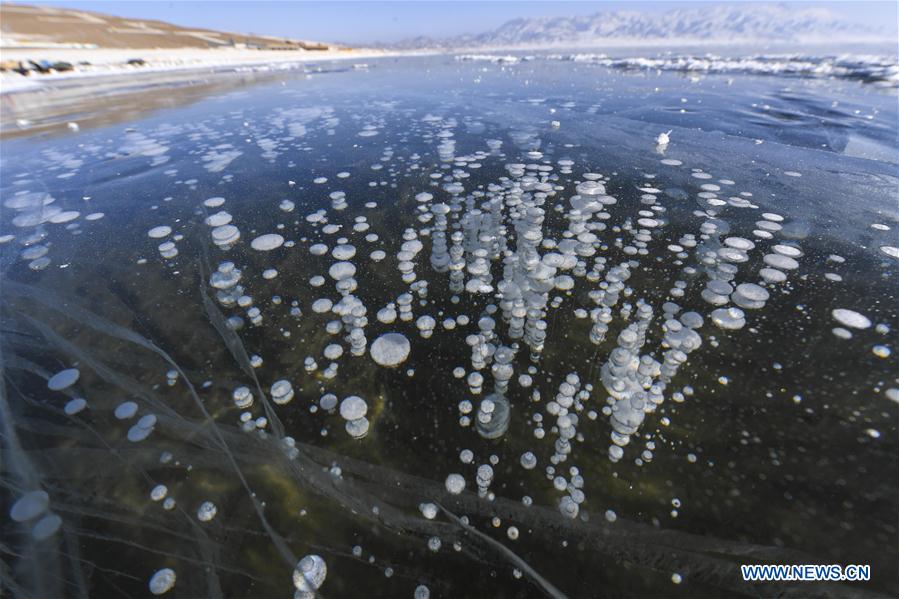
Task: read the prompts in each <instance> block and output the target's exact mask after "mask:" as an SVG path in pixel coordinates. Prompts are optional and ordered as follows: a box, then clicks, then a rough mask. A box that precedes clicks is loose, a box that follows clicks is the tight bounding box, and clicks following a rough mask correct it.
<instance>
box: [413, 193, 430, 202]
mask: <svg viewBox="0 0 899 599" xmlns="http://www.w3.org/2000/svg"><path fill="white" fill-rule="evenodd" d="M433 199H434V195H433V194H430V193H428V192H427V191H422V192H421V193H418V194H415V201H417V202H430V201H431V200H433Z"/></svg>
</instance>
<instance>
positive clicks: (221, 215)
mask: <svg viewBox="0 0 899 599" xmlns="http://www.w3.org/2000/svg"><path fill="white" fill-rule="evenodd" d="M205 222H206V224H207V225H209V226H210V227H222V226H224V225H227V224H228V223H230V222H231V215H230V214H228V213H227V212H225V211H224V210H220V211H219V212H216V213H215V214H210V215H209V216H207V217H206V221H205Z"/></svg>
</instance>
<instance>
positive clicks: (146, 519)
mask: <svg viewBox="0 0 899 599" xmlns="http://www.w3.org/2000/svg"><path fill="white" fill-rule="evenodd" d="M492 56H493V57H492V58H491V57H484V56H468V57H454V56H435V57H419V58H390V59H378V60H371V61H368V64H367V65H365V66H362V65H357V66H356V67H355V68H352V67H351V65H348V64H343V65H337V64H335V65H330V66H325V68H323V69H322V70H321V72H318V71H317V70H316V69H315V68H314V67H308V66H307V67H304V68H303V69H297V70H296V71H289V72H283V73H269V74H267V75H257V76H256V77H254V78H252V81H250V80H248V79H247V78H246V77H245V78H244V79H243V80H242V81H240V84H239V85H233V84H232V85H225V84H221V83H220V82H217V83H216V84H215V85H210V86H206V87H201V88H198V89H195V90H194V91H192V92H191V91H184V90H182V91H180V92H177V96H172V97H171V100H167V99H166V98H168V97H169V96H166V95H165V94H167V93H169V91H167V89H168V88H166V87H158V88H154V87H150V88H148V89H147V90H145V91H143V92H142V93H143V95H144V96H145V97H143V98H141V97H140V96H139V95H137V96H136V95H134V94H133V93H132V94H130V95H128V96H127V97H123V98H122V99H121V101H116V102H109V101H106V102H104V101H103V100H102V99H100V100H97V101H96V102H94V103H92V102H91V101H90V98H84V97H79V98H78V103H77V110H75V109H73V110H75V111H74V112H71V111H70V113H67V114H59V113H58V112H54V119H56V120H58V123H61V125H60V126H53V127H38V128H37V129H36V130H35V131H34V132H33V133H32V134H28V131H27V130H23V131H21V132H19V135H17V136H16V137H14V138H9V139H6V140H4V142H3V154H2V162H0V194H2V195H0V198H2V213H0V242H2V243H0V268H2V287H0V299H2V304H0V314H2V320H3V327H2V343H0V367H2V369H3V374H4V385H3V387H2V388H0V393H2V397H0V423H2V424H0V426H2V429H0V430H2V443H3V446H2V447H3V454H4V458H3V459H4V474H3V482H4V485H3V487H4V489H3V493H4V505H7V506H9V507H8V512H9V513H8V515H7V514H4V516H3V518H2V520H0V521H2V531H3V538H4V545H5V546H6V547H7V548H8V553H9V554H10V556H11V557H10V558H9V559H8V560H7V563H8V564H9V568H8V569H7V570H6V571H5V572H4V573H3V582H4V584H5V585H8V586H9V588H11V589H14V590H16V591H21V592H22V596H31V595H33V596H38V597H51V596H52V597H67V596H72V597H76V596H85V595H88V594H89V595H90V596H97V597H106V596H146V595H147V593H148V591H152V592H154V593H157V594H164V595H165V594H167V595H168V596H173V597H199V596H210V597H214V596H227V597H289V596H291V595H292V594H293V593H296V596H297V597H312V596H313V595H314V593H315V592H316V589H318V590H319V592H320V594H321V596H324V597H371V596H377V597H417V598H419V599H421V598H424V597H428V596H430V597H531V596H541V595H547V596H555V597H557V596H571V597H594V596H615V597H645V596H656V597H661V596H664V597H676V596H683V597H720V596H745V595H750V596H754V595H757V594H759V593H762V594H766V595H774V594H778V593H781V594H784V595H790V594H791V593H792V594H795V595H796V596H799V595H805V594H807V593H808V592H812V591H810V590H809V589H813V590H814V592H820V593H822V594H824V593H825V592H826V593H830V595H829V596H858V595H857V593H861V592H862V591H864V592H865V596H880V595H882V596H891V595H895V594H897V593H899V576H897V574H896V570H895V564H896V563H897V560H899V551H897V546H899V545H897V540H899V533H897V529H896V526H897V524H896V523H897V516H899V502H897V496H896V485H897V479H899V472H897V466H896V464H897V459H896V458H897V434H896V423H897V416H899V369H897V366H896V355H895V352H896V349H897V348H896V345H897V331H899V303H897V289H899V288H897V283H896V277H897V273H899V236H897V228H899V206H897V191H899V168H897V163H899V160H897V156H899V152H897V150H899V148H897V137H896V132H897V129H899V123H897V118H899V117H897V91H896V87H895V82H894V81H893V80H891V79H890V76H891V75H890V73H891V72H892V71H890V70H889V69H890V66H889V65H888V64H887V65H886V66H884V65H883V64H880V63H878V62H876V61H870V60H869V61H862V63H847V62H846V61H845V60H844V61H843V62H839V61H835V60H830V62H827V61H824V62H821V61H820V60H819V61H818V62H814V61H809V60H805V59H802V60H800V59H795V58H794V59H790V60H786V61H781V63H777V64H782V65H787V66H780V67H775V68H772V67H771V65H772V64H774V62H775V61H773V60H770V59H765V60H755V61H754V62H752V63H748V62H746V61H743V62H741V63H740V62H738V63H733V62H732V63H722V62H717V63H715V64H717V67H715V66H706V67H704V68H702V69H701V70H697V69H699V68H700V67H696V68H691V69H687V68H681V66H682V64H683V63H678V62H676V61H671V60H667V59H663V60H660V61H657V62H653V63H644V64H639V63H633V62H631V63H623V62H621V61H619V60H618V59H615V60H606V59H605V58H603V57H598V56H595V55H594V56H586V57H585V56H582V57H581V58H576V57H573V56H570V55H538V56H535V57H531V58H528V59H522V57H521V55H516V56H514V57H512V58H510V59H497V58H496V56H497V55H492ZM691 64H694V65H695V64H696V63H691ZM801 64H810V65H812V66H808V67H802V66H801ZM822 64H823V65H824V66H823V67H822V66H821V65H822ZM679 65H681V66H679ZM760 65H761V66H760ZM790 65H792V66H790ZM797 65H799V66H797ZM878 65H879V66H878ZM839 69H843V70H839ZM878 69H880V70H878ZM884 69H885V70H884ZM710 71H711V72H710ZM235 77H236V76H235ZM891 82H892V83H891ZM172 93H175V92H172ZM4 102H7V103H8V102H10V100H9V99H5V100H4ZM9 105H10V104H5V105H4V106H5V108H4V109H5V110H6V109H7V107H8V106H9ZM98 106H100V107H102V109H99V108H98ZM68 121H73V122H75V121H78V122H81V123H82V125H81V126H80V130H75V129H78V128H76V127H72V128H71V130H70V129H67V128H66V127H65V125H64V123H65V122H68ZM54 122H56V121H54ZM666 140H667V143H665V142H666ZM13 556H14V557H13ZM744 563H800V564H806V563H820V564H831V563H839V564H870V565H871V568H872V581H871V582H870V583H868V584H866V585H864V586H861V585H855V584H852V583H816V584H815V586H814V587H809V586H802V585H803V584H808V583H793V584H790V583H767V584H763V583H746V582H743V580H742V578H741V577H740V573H739V565H740V564H744ZM878 594H879V595H878Z"/></svg>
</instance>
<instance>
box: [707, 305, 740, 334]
mask: <svg viewBox="0 0 899 599" xmlns="http://www.w3.org/2000/svg"><path fill="white" fill-rule="evenodd" d="M744 316H745V315H744V314H743V310H740V309H739V308H718V309H717V310H713V311H712V322H713V323H715V325H716V326H718V327H719V328H722V329H729V330H736V329H742V328H743V326H745V325H746V319H745V317H744Z"/></svg>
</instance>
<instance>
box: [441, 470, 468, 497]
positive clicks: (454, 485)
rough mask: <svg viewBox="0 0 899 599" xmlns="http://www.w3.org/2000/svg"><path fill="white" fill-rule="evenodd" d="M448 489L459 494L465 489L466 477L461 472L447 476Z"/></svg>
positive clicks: (454, 493)
mask: <svg viewBox="0 0 899 599" xmlns="http://www.w3.org/2000/svg"><path fill="white" fill-rule="evenodd" d="M446 490H447V491H449V492H450V493H451V494H453V495H458V494H460V493H461V492H462V491H464V490H465V478H464V477H463V476H462V475H461V474H450V475H449V476H447V477H446Z"/></svg>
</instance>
